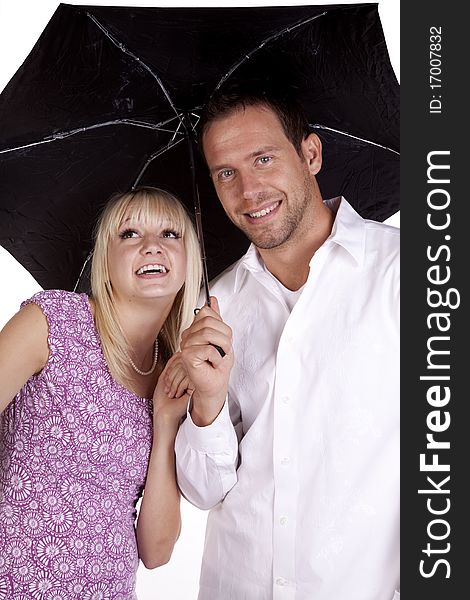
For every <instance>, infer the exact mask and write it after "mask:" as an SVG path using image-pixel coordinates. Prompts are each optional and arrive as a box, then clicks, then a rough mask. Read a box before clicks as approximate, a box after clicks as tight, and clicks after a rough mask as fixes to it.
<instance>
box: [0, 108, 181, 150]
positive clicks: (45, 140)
mask: <svg viewBox="0 0 470 600" xmlns="http://www.w3.org/2000/svg"><path fill="white" fill-rule="evenodd" d="M178 118H180V116H179V115H178ZM174 119H175V117H172V118H171V119H167V120H166V121H162V122H161V123H156V124H155V123H146V122H145V121H134V120H132V119H115V120H113V121H104V122H103V123H95V124H93V125H87V126H86V127H79V128H77V129H71V130H70V131H62V132H59V133H55V134H54V135H50V136H47V137H45V138H43V139H42V140H38V141H37V142H31V143H29V144H24V145H22V146H15V147H12V148H4V149H2V150H0V154H6V153H7V152H13V151H15V150H24V149H25V148H31V147H33V146H39V145H41V144H49V143H50V142H56V141H57V140H63V139H65V138H68V137H70V136H72V135H76V134H77V133H83V132H85V131H90V130H92V129H98V128H100V127H109V126H110V125H130V126H131V127H142V128H144V129H153V130H155V131H165V132H167V133H173V139H174V138H175V137H176V134H179V135H183V134H182V133H181V132H180V131H178V129H179V125H178V127H177V129H176V131H174V130H173V129H165V128H164V127H163V126H164V125H166V124H167V123H170V122H171V121H173V120H174Z"/></svg>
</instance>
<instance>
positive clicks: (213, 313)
mask: <svg viewBox="0 0 470 600" xmlns="http://www.w3.org/2000/svg"><path fill="white" fill-rule="evenodd" d="M215 346H219V347H220V348H222V350H223V351H224V352H225V356H224V357H222V356H221V355H220V353H219V351H218V350H217V348H215ZM181 358H182V362H183V364H184V366H185V369H186V374H187V377H188V379H189V381H191V384H192V385H193V386H194V393H193V396H192V398H193V409H192V411H191V417H192V419H193V421H194V423H195V424H196V425H198V426H205V425H209V424H210V423H212V421H214V419H215V418H216V417H217V415H218V414H219V412H220V410H221V409H222V407H223V405H224V402H225V398H226V395H227V389H228V380H229V376H230V371H231V369H232V366H233V350H232V330H231V329H230V327H229V326H228V325H226V324H225V323H224V322H223V321H222V319H221V317H220V313H219V305H218V303H217V299H216V298H214V297H211V306H210V307H209V306H204V307H203V308H201V310H200V311H199V312H198V314H197V315H196V316H195V318H194V321H193V324H192V325H191V327H189V328H188V329H187V330H186V331H185V332H184V333H183V335H182V342H181Z"/></svg>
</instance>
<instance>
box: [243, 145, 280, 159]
mask: <svg viewBox="0 0 470 600" xmlns="http://www.w3.org/2000/svg"><path fill="white" fill-rule="evenodd" d="M278 150H279V148H278V146H262V147H261V148H260V149H259V150H255V151H254V152H252V153H251V154H250V155H249V157H250V158H256V157H257V156H262V155H263V154H266V153H267V152H277V151H278Z"/></svg>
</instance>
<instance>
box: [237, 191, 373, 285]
mask: <svg viewBox="0 0 470 600" xmlns="http://www.w3.org/2000/svg"><path fill="white" fill-rule="evenodd" d="M324 203H325V204H326V205H327V206H328V208H329V209H330V210H331V211H332V212H333V213H334V214H336V217H335V221H334V223H333V227H332V229H331V234H330V235H329V237H328V238H327V239H326V241H325V244H328V243H335V244H338V245H339V246H341V247H343V248H344V249H345V250H346V251H347V252H349V254H350V255H351V256H352V257H353V258H354V260H355V261H356V262H357V264H358V265H359V266H361V265H362V264H363V262H364V253H365V235H366V228H365V221H364V219H363V218H362V217H361V216H360V215H359V214H358V213H357V212H356V211H355V210H354V208H353V207H352V206H351V205H350V204H349V202H348V201H347V200H346V199H345V198H344V197H343V196H338V197H336V198H330V199H328V200H324ZM312 260H313V257H312ZM263 270H264V267H263V262H262V260H261V257H260V256H259V254H258V251H257V250H256V246H255V245H254V244H250V247H249V248H248V250H247V252H246V253H245V255H244V256H243V257H242V258H241V259H240V261H239V263H238V265H237V267H236V272H235V280H234V284H233V291H234V293H237V292H238V291H240V288H241V286H242V284H243V281H244V279H245V276H246V274H247V272H248V271H249V272H251V273H261V272H263Z"/></svg>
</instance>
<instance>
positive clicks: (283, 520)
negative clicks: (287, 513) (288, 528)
mask: <svg viewBox="0 0 470 600" xmlns="http://www.w3.org/2000/svg"><path fill="white" fill-rule="evenodd" d="M287 521H288V519H287V517H281V518H280V519H279V523H280V524H281V525H287Z"/></svg>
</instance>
